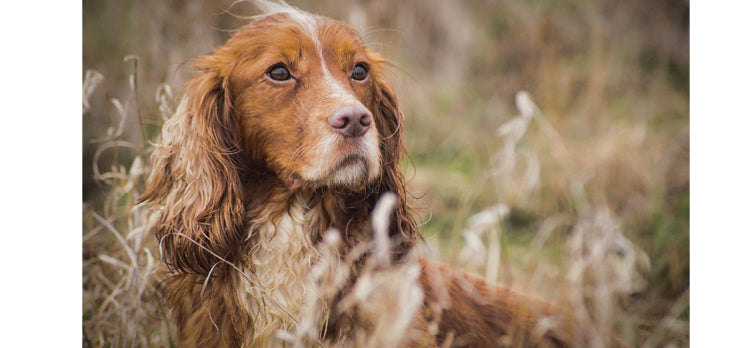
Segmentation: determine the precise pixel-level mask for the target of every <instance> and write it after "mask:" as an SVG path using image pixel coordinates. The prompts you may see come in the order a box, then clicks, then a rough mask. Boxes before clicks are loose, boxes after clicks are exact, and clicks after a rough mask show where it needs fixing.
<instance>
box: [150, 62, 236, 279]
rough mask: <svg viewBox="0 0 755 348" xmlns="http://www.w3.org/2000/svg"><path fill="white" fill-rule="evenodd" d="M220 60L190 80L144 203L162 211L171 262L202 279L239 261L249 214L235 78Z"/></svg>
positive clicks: (161, 228)
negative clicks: (223, 71) (232, 86)
mask: <svg viewBox="0 0 755 348" xmlns="http://www.w3.org/2000/svg"><path fill="white" fill-rule="evenodd" d="M214 60H215V58H214V57H212V56H209V57H204V58H202V59H201V60H200V61H199V64H198V66H200V67H202V68H203V69H204V70H205V71H204V72H203V73H202V74H200V75H198V76H197V77H195V78H194V79H192V80H191V81H190V82H189V84H188V85H187V91H186V94H185V96H184V99H183V100H182V102H181V105H180V106H179V109H178V111H177V112H176V114H175V115H174V116H173V117H172V118H171V119H170V120H168V121H167V122H166V123H165V125H164V126H163V131H162V139H161V140H160V143H159V144H157V146H156V149H155V152H154V154H153V155H152V173H151V175H150V177H149V179H148V181H147V189H146V191H145V193H144V194H143V195H142V198H141V199H142V200H143V201H149V202H152V203H153V204H155V205H157V206H159V207H160V209H161V210H160V217H159V220H158V222H157V225H156V227H155V234H156V236H157V238H158V239H159V240H160V242H161V248H162V251H163V254H164V257H165V261H166V263H167V264H168V265H169V266H170V267H171V268H172V269H173V270H174V271H179V272H193V273H198V274H201V275H208V274H209V273H210V271H211V270H213V268H215V269H214V270H213V271H212V272H213V273H215V274H217V273H218V272H220V271H221V270H223V269H226V268H227V267H215V266H216V265H220V262H221V260H220V259H219V258H218V256H219V257H222V258H223V259H225V260H227V261H230V262H235V261H236V260H238V258H239V255H237V254H238V251H239V250H241V248H239V244H240V243H242V241H243V240H244V217H245V214H246V212H245V197H244V189H243V186H242V184H241V178H240V175H241V172H242V167H241V161H240V160H239V158H238V156H239V152H240V147H239V139H238V138H239V132H238V125H237V122H236V120H235V118H234V116H233V111H232V104H231V96H230V93H228V89H227V80H225V79H223V78H221V76H220V73H219V70H220V64H215V65H216V66H218V68H215V69H214V68H212V66H213V61H214ZM213 253H214V254H216V255H217V256H215V255H213Z"/></svg>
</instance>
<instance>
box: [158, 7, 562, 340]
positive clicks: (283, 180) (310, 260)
mask: <svg viewBox="0 0 755 348" xmlns="http://www.w3.org/2000/svg"><path fill="white" fill-rule="evenodd" d="M259 5H260V7H261V8H263V10H265V11H266V12H267V13H266V14H265V15H264V16H260V17H258V18H257V19H255V20H254V21H253V22H252V23H251V24H249V25H247V26H245V27H244V28H242V29H240V30H239V31H238V32H237V33H235V34H234V35H233V37H232V38H231V39H229V40H228V42H227V43H226V44H225V45H224V46H223V47H221V48H219V49H217V50H216V51H215V52H213V53H212V54H211V55H209V56H206V57H201V58H200V59H198V60H197V61H196V62H195V64H196V66H198V67H199V68H200V69H201V70H202V73H201V74H199V75H198V76H197V77H195V78H194V79H193V80H192V81H191V82H190V83H189V85H188V88H187V92H186V95H185V97H184V99H183V101H182V103H181V106H180V107H179V110H178V111H177V113H176V115H175V116H174V117H172V118H171V119H170V120H169V121H168V122H167V123H166V124H165V126H164V129H163V135H162V139H161V142H160V144H158V146H157V148H156V152H155V154H154V155H153V172H152V174H151V176H150V178H149V180H148V187H147V190H146V192H145V194H144V196H143V199H144V200H146V201H149V202H152V203H153V204H154V205H156V206H157V207H158V209H159V215H160V217H159V220H158V222H157V225H156V227H155V229H156V234H157V237H158V239H159V240H160V245H161V250H163V252H164V257H165V261H166V263H167V264H168V266H169V269H170V272H171V275H170V276H169V277H168V279H167V280H166V282H165V283H164V285H165V294H166V298H167V301H168V304H169V306H170V308H171V310H172V312H173V315H174V317H175V320H176V322H177V325H178V341H179V346H180V347H240V346H245V347H257V346H281V345H285V344H288V343H291V345H297V344H303V345H308V346H309V345H313V346H316V345H326V346H342V345H347V346H348V345H350V346H422V347H434V346H441V345H444V343H445V344H451V346H470V347H476V346H541V345H546V346H568V343H569V342H570V340H571V338H570V335H572V334H573V331H574V330H573V328H571V327H570V325H573V322H572V321H570V320H569V319H568V317H567V316H564V315H562V314H559V312H558V311H557V310H556V308H555V307H553V306H552V305H550V304H548V303H545V302H542V301H538V300H533V299H528V298H526V297H524V296H521V295H517V294H515V293H514V292H512V291H511V290H508V289H504V288H502V287H500V286H495V285H490V284H487V283H485V282H484V281H483V280H482V279H480V278H478V277H475V276H472V275H469V274H466V273H463V272H460V271H458V270H452V269H450V268H448V267H447V266H444V265H439V264H436V263H432V262H429V261H425V260H421V261H417V260H416V259H415V258H414V257H413V256H412V253H410V251H411V250H412V248H413V247H414V246H415V245H416V244H417V243H418V242H421V241H422V237H421V235H420V234H419V232H418V228H417V226H416V224H415V222H414V219H413V217H412V210H411V208H410V207H409V206H408V204H407V201H406V195H407V193H406V191H405V186H404V185H405V184H404V177H403V174H402V173H401V170H400V162H401V156H402V155H403V153H404V152H405V149H404V142H403V124H404V119H403V115H402V114H401V112H400V110H399V108H398V102H397V100H396V97H395V95H394V93H393V90H392V89H391V87H390V85H389V84H388V82H387V79H386V78H385V76H384V75H383V72H384V70H385V68H386V64H387V63H386V62H385V61H384V60H383V59H382V58H381V57H380V56H379V55H378V54H377V53H375V52H374V51H372V50H371V49H369V48H367V47H366V46H365V44H364V43H363V42H362V40H361V38H360V37H359V34H358V33H357V32H356V31H354V30H353V29H352V28H350V27H349V26H347V25H345V24H344V23H341V22H337V21H334V20H331V19H328V18H324V17H319V16H314V15H311V14H308V13H304V12H302V11H299V10H297V9H294V8H292V7H289V6H287V5H285V4H281V3H275V4H271V3H259ZM386 193H390V194H391V195H392V196H391V197H392V199H394V200H395V203H394V204H392V205H391V207H392V209H388V210H387V211H388V212H389V214H388V217H387V218H384V219H382V220H370V216H371V213H372V212H373V210H374V209H375V205H376V204H377V203H378V200H379V199H380V198H381V197H382V196H383V195H384V194H386ZM371 221H383V223H386V224H387V225H386V226H385V227H383V228H384V229H385V230H386V232H387V233H386V234H387V236H388V237H389V238H390V243H389V244H386V243H384V242H383V243H382V244H381V243H376V242H375V241H374V240H373V239H374V237H373V236H375V233H377V232H379V231H376V230H379V229H381V228H380V227H378V226H377V225H373V224H372V223H371ZM334 231H337V232H334ZM365 245H367V246H371V247H374V248H377V249H380V248H381V247H382V248H383V249H384V250H382V251H380V250H378V251H374V250H372V249H369V248H367V249H364V246H365ZM359 248H362V249H359ZM357 249H359V250H362V251H361V252H356V253H355V252H354V250H357ZM377 249H376V250H377ZM355 255H356V256H355ZM381 257H382V258H384V261H383V262H380V260H378V261H375V259H380V258H381ZM328 260H330V262H328ZM333 260H335V261H333ZM334 264H336V266H338V265H340V266H343V265H346V267H345V268H344V267H340V268H339V267H335V266H333V265H334ZM329 266H330V268H328V267H329ZM344 269H345V270H346V271H345V273H344V272H340V271H338V270H341V271H343V270H344ZM339 272H340V273H339ZM378 279H383V280H385V279H387V281H383V282H379V281H377V280H378ZM365 289H367V290H365ZM415 295H417V296H415ZM404 297H406V298H404ZM369 301H371V303H372V304H373V306H372V307H371V306H370V305H368V303H367V302H369ZM376 306H377V307H376ZM383 307H384V308H383ZM376 308H377V309H376ZM541 316H545V317H547V318H548V319H549V321H546V322H545V323H546V324H547V323H550V324H552V325H550V326H549V325H546V324H543V321H541V320H539V319H540V318H541ZM387 327H390V328H392V329H391V330H393V331H391V332H385V331H386V330H387V329H386V328H387ZM388 336H390V337H388Z"/></svg>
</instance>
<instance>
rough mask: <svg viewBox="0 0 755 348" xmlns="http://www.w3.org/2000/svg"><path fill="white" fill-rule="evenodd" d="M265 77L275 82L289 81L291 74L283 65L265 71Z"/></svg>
mask: <svg viewBox="0 0 755 348" xmlns="http://www.w3.org/2000/svg"><path fill="white" fill-rule="evenodd" d="M267 76H270V78H271V79H273V80H275V81H286V80H289V79H291V73H290V72H289V71H288V69H286V67H285V66H283V65H276V66H273V67H272V68H270V70H268V71H267Z"/></svg>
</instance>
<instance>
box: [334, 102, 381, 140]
mask: <svg viewBox="0 0 755 348" xmlns="http://www.w3.org/2000/svg"><path fill="white" fill-rule="evenodd" d="M328 124H329V125H330V128H333V129H334V130H335V131H337V132H338V133H341V134H342V135H343V136H345V137H361V136H363V135H364V133H367V131H368V130H369V129H370V125H371V124H372V116H370V112H369V111H368V110H367V108H365V107H364V106H362V105H346V106H342V107H339V108H338V109H336V110H335V111H333V113H332V114H331V115H330V117H328Z"/></svg>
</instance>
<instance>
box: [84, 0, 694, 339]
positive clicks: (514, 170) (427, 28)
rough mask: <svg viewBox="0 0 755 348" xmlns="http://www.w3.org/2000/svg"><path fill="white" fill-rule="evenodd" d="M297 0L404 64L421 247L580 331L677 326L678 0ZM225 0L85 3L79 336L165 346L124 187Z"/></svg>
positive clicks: (685, 108) (685, 256)
mask: <svg viewBox="0 0 755 348" xmlns="http://www.w3.org/2000/svg"><path fill="white" fill-rule="evenodd" d="M292 3H294V4H295V5H298V6H300V7H302V8H303V9H306V10H309V11H312V12H317V13H321V14H324V15H328V16H332V17H336V18H341V19H344V20H347V21H348V22H350V23H352V24H354V25H356V26H358V27H361V28H362V29H364V31H365V32H366V33H367V35H366V36H367V39H368V41H370V42H375V43H376V45H377V46H376V47H379V48H380V49H381V50H382V51H383V53H384V54H385V55H386V56H387V57H389V58H391V59H392V60H394V61H395V62H396V65H397V66H398V67H400V69H399V70H398V71H397V72H396V74H395V76H394V78H393V80H394V87H396V89H397V92H398V94H399V98H400V101H401V106H402V108H403V110H404V112H405V114H406V116H407V122H408V125H407V129H408V134H407V142H408V146H409V152H410V154H411V157H412V159H413V166H407V174H408V176H409V177H410V178H411V179H412V180H411V182H410V185H411V189H412V191H413V192H414V193H415V194H417V195H418V197H420V198H419V199H418V200H417V201H416V202H415V203H416V204H418V205H419V206H421V207H423V208H424V209H423V211H422V212H423V215H422V219H423V228H424V231H425V235H426V236H427V239H428V243H429V246H430V251H429V252H425V255H427V256H428V257H430V258H435V259H440V260H444V261H448V262H452V263H454V264H457V265H459V266H461V267H463V268H465V269H467V270H470V271H473V272H476V273H479V274H481V275H484V276H485V277H486V278H488V279H490V280H497V281H500V282H503V283H506V284H509V285H511V286H514V287H517V288H520V289H523V290H525V291H528V292H532V293H536V294H540V295H542V296H544V297H546V298H549V299H553V300H555V301H558V302H560V303H562V304H564V305H566V306H569V307H571V308H573V309H574V310H575V313H577V315H578V318H579V320H580V323H581V326H580V327H581V328H582V330H585V332H586V333H589V335H588V336H587V337H590V341H589V342H577V343H578V344H579V345H580V346H590V347H600V346H606V345H607V342H609V336H610V335H611V334H614V335H616V336H618V337H620V338H622V339H623V340H624V341H625V342H627V343H628V344H630V345H631V346H643V347H655V346H687V345H688V344H689V290H688V287H689V169H688V168H689V167H688V166H689V133H688V115H689V105H688V103H689V92H688V91H689V90H688V81H689V77H688V76H689V75H688V70H687V69H688V66H689V65H688V64H689V58H688V42H689V41H688V31H686V29H685V28H686V24H685V17H684V13H685V12H684V11H685V9H686V11H688V5H687V4H686V2H683V1H681V2H680V1H660V2H656V1H638V2H632V3H626V4H624V3H621V4H619V3H615V2H610V1H591V2H580V1H535V2H500V3H492V2H463V1H452V0H450V1H445V2H443V3H441V4H438V3H436V2H434V1H429V0H428V1H415V2H399V1H385V2H376V3H355V4H348V5H343V4H341V3H340V2H338V1H334V0H326V1H320V2H315V1H295V2H292ZM229 5H230V3H228V2H222V1H218V2H203V3H202V4H201V5H199V4H198V3H187V4H173V5H170V4H167V3H161V2H148V1H141V0H131V1H122V2H118V3H114V4H107V5H106V4H104V3H95V2H89V1H85V2H84V17H85V19H84V22H85V23H84V45H85V47H84V51H85V52H84V68H85V70H87V75H86V76H84V84H83V85H84V86H83V95H84V99H83V117H84V128H85V129H84V130H85V139H83V140H84V144H83V148H84V157H85V160H84V163H85V168H84V173H85V178H83V180H84V183H85V203H84V209H83V220H84V230H83V231H82V232H83V233H82V235H83V251H84V254H83V270H82V274H83V284H82V286H83V288H82V289H83V306H84V307H83V342H84V346H93V347H104V346H111V347H127V346H172V343H171V336H172V334H173V327H172V324H171V323H170V320H169V314H168V313H167V312H166V308H165V306H164V305H163V303H162V302H161V298H160V295H159V291H158V289H159V279H160V272H161V269H160V262H159V255H160V252H159V250H158V248H157V243H156V241H155V240H154V237H153V236H152V235H151V234H150V232H149V226H150V223H151V218H150V215H149V212H147V211H146V210H145V209H144V208H143V207H141V206H139V205H135V204H136V198H137V197H138V196H139V193H140V190H141V189H142V188H143V181H144V179H145V173H148V171H149V168H148V166H149V165H148V161H147V158H148V156H149V152H150V147H151V145H150V143H149V141H150V140H152V139H153V138H154V137H155V136H156V134H157V130H158V129H159V126H160V125H161V123H162V121H163V120H164V119H165V118H166V117H169V116H170V115H171V114H172V112H173V109H174V106H175V101H176V98H177V97H178V96H179V95H180V89H179V91H178V92H174V91H173V90H172V88H179V86H180V85H181V83H182V81H185V80H186V78H187V77H188V76H189V75H190V74H191V72H190V70H189V69H183V68H180V63H182V62H183V61H185V60H186V59H188V58H190V57H193V56H196V55H199V54H204V53H207V52H208V51H209V50H210V49H211V47H212V46H213V45H219V44H220V43H222V41H223V40H224V38H225V37H227V33H225V32H224V29H228V28H234V27H238V26H239V25H241V24H242V23H243V21H241V20H239V19H237V18H235V17H233V16H229V15H228V14H226V13H224V12H223V11H221V9H228V8H229ZM231 11H232V12H234V11H235V12H238V13H244V11H250V10H249V9H245V8H244V4H241V5H236V7H233V8H232V10H231ZM210 23H211V24H210ZM394 28H395V29H394ZM107 37H122V38H123V39H122V40H116V41H113V40H107ZM377 43H381V44H379V45H378V44H377ZM449 52H452V53H453V54H449ZM131 53H136V56H131V57H129V55H130V54H131ZM124 57H128V58H127V59H126V60H125V61H124ZM137 57H138V58H137ZM97 71H99V72H97ZM520 90H527V91H528V92H529V93H518V91H520ZM534 101H536V102H537V103H535V102H534ZM424 193H426V194H424ZM423 194H424V195H423ZM321 247H322V248H327V246H326V245H324V246H321ZM323 253H324V254H326V253H325V251H323ZM331 266H333V267H331V268H328V269H330V270H333V269H337V267H335V265H331ZM386 272H387V271H386ZM387 274H389V273H380V272H377V271H376V272H375V277H376V278H379V277H380V276H381V275H387ZM402 274H403V276H405V277H408V278H406V279H411V272H410V271H409V273H406V274H404V273H402ZM394 275H395V274H394ZM320 276H322V277H326V276H334V273H323V274H321V275H320ZM366 289H368V290H373V291H366V292H365V294H367V295H364V296H377V294H380V293H384V292H381V291H377V292H375V288H370V287H367V288H366ZM382 291H389V290H382ZM390 291H404V292H405V293H406V294H410V293H411V286H406V287H404V288H399V289H393V290H390ZM370 294H371V295H370ZM384 300H385V299H384ZM392 300H398V301H409V302H408V303H411V296H410V295H407V297H406V298H397V299H392ZM365 310H370V311H379V310H380V309H379V308H376V309H365ZM399 314H400V313H393V314H392V315H399ZM387 324H390V323H387ZM387 324H386V325H387ZM301 327H302V329H301V331H297V332H292V333H281V335H282V337H288V338H290V339H291V340H293V341H297V340H298V341H302V340H304V339H305V338H306V337H308V336H307V335H311V332H310V331H307V330H306V329H307V328H308V326H307V325H302V326H301ZM391 330H393V329H391ZM362 337H363V341H360V343H363V344H368V341H369V339H370V337H372V338H374V336H370V335H369V334H367V333H366V334H365V335H364V336H362ZM369 342H371V343H369V344H377V343H375V342H377V341H369ZM388 343H390V342H388Z"/></svg>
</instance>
